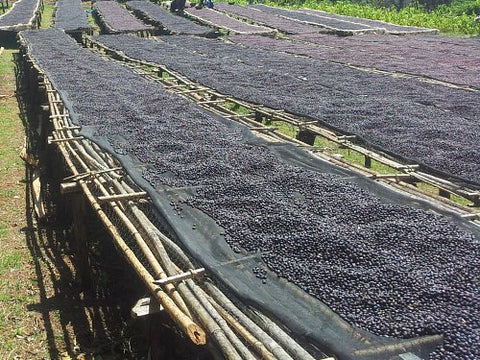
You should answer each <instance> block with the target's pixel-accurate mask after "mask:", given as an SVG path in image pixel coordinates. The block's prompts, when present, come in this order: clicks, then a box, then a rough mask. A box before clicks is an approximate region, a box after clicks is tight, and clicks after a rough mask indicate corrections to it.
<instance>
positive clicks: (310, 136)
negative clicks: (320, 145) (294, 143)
mask: <svg viewBox="0 0 480 360" xmlns="http://www.w3.org/2000/svg"><path fill="white" fill-rule="evenodd" d="M315 137H316V135H315V134H314V133H313V132H311V131H309V130H299V131H298V133H297V140H300V141H301V142H304V143H305V144H308V145H312V146H313V144H315Z"/></svg>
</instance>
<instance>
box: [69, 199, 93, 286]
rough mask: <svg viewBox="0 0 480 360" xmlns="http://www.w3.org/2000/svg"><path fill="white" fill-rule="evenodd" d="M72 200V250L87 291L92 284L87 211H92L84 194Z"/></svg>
mask: <svg viewBox="0 0 480 360" xmlns="http://www.w3.org/2000/svg"><path fill="white" fill-rule="evenodd" d="M71 200H72V201H71V204H72V215H73V223H72V230H73V239H72V240H73V244H72V248H73V250H74V251H75V257H74V261H75V267H76V270H77V274H79V275H80V281H81V284H82V287H83V288H84V289H85V288H88V287H89V286H90V284H91V283H92V278H91V273H90V261H89V259H88V247H87V238H88V231H87V229H88V228H89V224H88V221H87V211H90V209H88V206H87V203H86V200H85V197H84V196H83V193H80V194H74V195H72V196H71Z"/></svg>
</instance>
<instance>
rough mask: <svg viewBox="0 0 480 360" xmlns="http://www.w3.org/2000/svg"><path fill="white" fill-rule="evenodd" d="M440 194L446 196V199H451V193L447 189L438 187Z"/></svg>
mask: <svg viewBox="0 0 480 360" xmlns="http://www.w3.org/2000/svg"><path fill="white" fill-rule="evenodd" d="M438 195H440V196H441V197H444V198H446V199H450V193H449V192H448V191H446V190H443V189H438Z"/></svg>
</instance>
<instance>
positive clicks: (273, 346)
mask: <svg viewBox="0 0 480 360" xmlns="http://www.w3.org/2000/svg"><path fill="white" fill-rule="evenodd" d="M205 286H206V288H207V289H208V292H209V293H210V294H212V296H214V297H215V299H216V300H218V301H219V303H220V304H221V306H222V307H224V308H225V309H227V310H228V312H229V313H231V314H232V315H234V316H235V317H236V318H237V319H238V321H239V322H240V323H242V324H243V325H244V326H245V327H246V328H247V329H248V330H249V331H251V332H252V334H253V335H254V336H255V337H256V338H258V339H259V340H260V341H261V342H262V343H263V344H265V347H266V348H267V349H268V350H269V351H270V352H271V353H272V354H273V355H274V356H275V358H277V359H279V360H293V358H292V357H291V356H290V355H288V353H287V352H286V351H285V350H284V349H283V348H282V347H281V346H279V345H278V343H277V342H276V341H275V340H273V339H272V338H271V337H270V336H269V335H268V334H266V333H265V332H264V331H263V330H262V329H261V328H260V327H259V326H258V325H257V324H255V323H254V322H253V321H252V320H251V319H250V318H249V317H248V316H246V315H245V314H244V313H242V312H241V311H240V310H239V309H238V308H237V307H236V306H235V304H233V303H232V302H231V301H230V299H228V298H227V297H226V296H225V294H223V293H222V292H221V291H220V290H219V289H218V288H217V287H216V286H214V285H213V284H211V283H205Z"/></svg>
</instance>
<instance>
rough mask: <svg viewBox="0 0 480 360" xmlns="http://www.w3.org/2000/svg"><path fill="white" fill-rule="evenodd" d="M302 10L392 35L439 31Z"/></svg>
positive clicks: (302, 10)
mask: <svg viewBox="0 0 480 360" xmlns="http://www.w3.org/2000/svg"><path fill="white" fill-rule="evenodd" d="M300 11H301V12H304V13H307V14H310V15H315V16H319V17H322V18H330V19H337V20H341V21H349V22H354V23H357V24H364V25H367V26H370V27H372V28H379V29H381V30H384V32H385V33H387V34H391V35H412V34H436V33H438V30H437V29H427V28H420V27H415V26H403V25H395V24H390V23H387V22H384V21H380V20H370V19H363V18H357V17H352V16H345V15H338V14H332V13H328V12H325V11H319V10H310V9H300Z"/></svg>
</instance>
